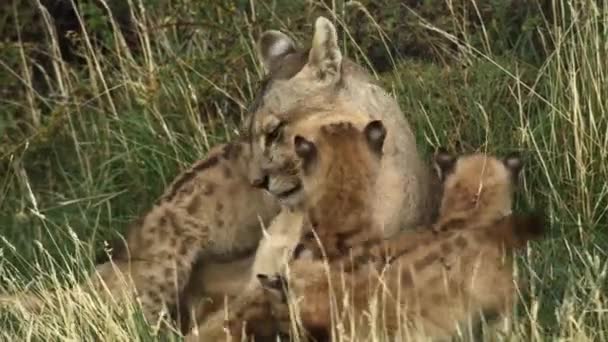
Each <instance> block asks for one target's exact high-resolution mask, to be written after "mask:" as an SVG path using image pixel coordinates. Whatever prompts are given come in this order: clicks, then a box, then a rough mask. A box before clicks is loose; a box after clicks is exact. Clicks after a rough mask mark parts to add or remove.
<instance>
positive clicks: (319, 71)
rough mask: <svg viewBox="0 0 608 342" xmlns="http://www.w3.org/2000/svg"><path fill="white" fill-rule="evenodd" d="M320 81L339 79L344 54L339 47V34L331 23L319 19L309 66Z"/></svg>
mask: <svg viewBox="0 0 608 342" xmlns="http://www.w3.org/2000/svg"><path fill="white" fill-rule="evenodd" d="M307 65H308V66H309V67H310V68H312V69H313V70H314V72H315V73H316V75H317V76H318V77H319V79H320V80H325V79H326V77H328V76H329V77H332V78H338V76H339V74H340V66H341V65H342V53H341V52H340V47H339V46H338V34H337V33H336V28H335V26H334V25H333V24H332V23H331V21H329V20H327V19H326V18H324V17H318V18H317V20H316V21H315V32H314V35H313V38H312V47H311V49H310V54H309V55H308V64H307Z"/></svg>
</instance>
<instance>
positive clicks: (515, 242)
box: [498, 213, 548, 249]
mask: <svg viewBox="0 0 608 342" xmlns="http://www.w3.org/2000/svg"><path fill="white" fill-rule="evenodd" d="M547 226H548V223H547V218H546V216H545V215H544V214H543V213H533V214H526V215H516V214H512V215H509V216H507V217H505V218H504V219H503V220H502V221H501V222H500V223H499V227H498V233H499V234H498V236H499V238H500V239H501V240H502V242H503V243H504V244H505V245H506V247H507V248H510V249H519V248H523V247H525V246H526V243H527V242H528V241H532V240H538V239H541V238H543V237H544V235H545V232H546V231H547Z"/></svg>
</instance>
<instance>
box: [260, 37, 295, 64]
mask: <svg viewBox="0 0 608 342" xmlns="http://www.w3.org/2000/svg"><path fill="white" fill-rule="evenodd" d="M295 51H296V43H295V42H294V41H293V40H292V39H291V38H289V37H288V36H287V35H286V34H285V33H283V32H280V31H276V30H268V31H265V32H264V33H262V35H261V36H260V39H259V40H258V54H259V58H260V60H261V61H262V64H263V65H264V71H265V72H266V73H269V72H270V71H272V70H273V69H274V68H275V67H276V65H277V64H278V62H279V61H280V60H281V59H282V58H283V57H285V55H287V54H290V53H293V52H295Z"/></svg>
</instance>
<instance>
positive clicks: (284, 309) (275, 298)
mask: <svg viewBox="0 0 608 342" xmlns="http://www.w3.org/2000/svg"><path fill="white" fill-rule="evenodd" d="M257 278H258V280H259V281H260V284H261V285H262V288H263V289H264V291H265V292H266V299H267V300H268V302H269V304H270V310H271V312H272V316H273V317H274V319H275V321H276V323H277V328H278V330H279V331H280V332H281V333H282V334H285V335H287V336H289V335H290V333H291V331H292V324H291V316H290V311H289V303H288V302H287V299H288V297H287V296H288V285H287V280H286V279H285V278H284V277H283V276H281V275H279V274H275V275H272V276H271V275H267V274H257Z"/></svg>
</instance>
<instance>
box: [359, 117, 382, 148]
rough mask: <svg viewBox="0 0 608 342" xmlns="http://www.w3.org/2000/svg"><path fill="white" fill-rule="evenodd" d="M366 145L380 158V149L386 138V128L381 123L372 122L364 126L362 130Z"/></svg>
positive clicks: (377, 121)
mask: <svg viewBox="0 0 608 342" xmlns="http://www.w3.org/2000/svg"><path fill="white" fill-rule="evenodd" d="M363 133H364V134H365V138H366V139H367V143H368V144H369V146H370V148H371V149H372V151H374V153H376V154H377V155H379V156H381V155H382V147H383V146H384V139H385V138H386V128H385V127H384V124H382V121H380V120H374V121H372V122H370V123H368V124H367V126H365V129H364V130H363Z"/></svg>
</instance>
